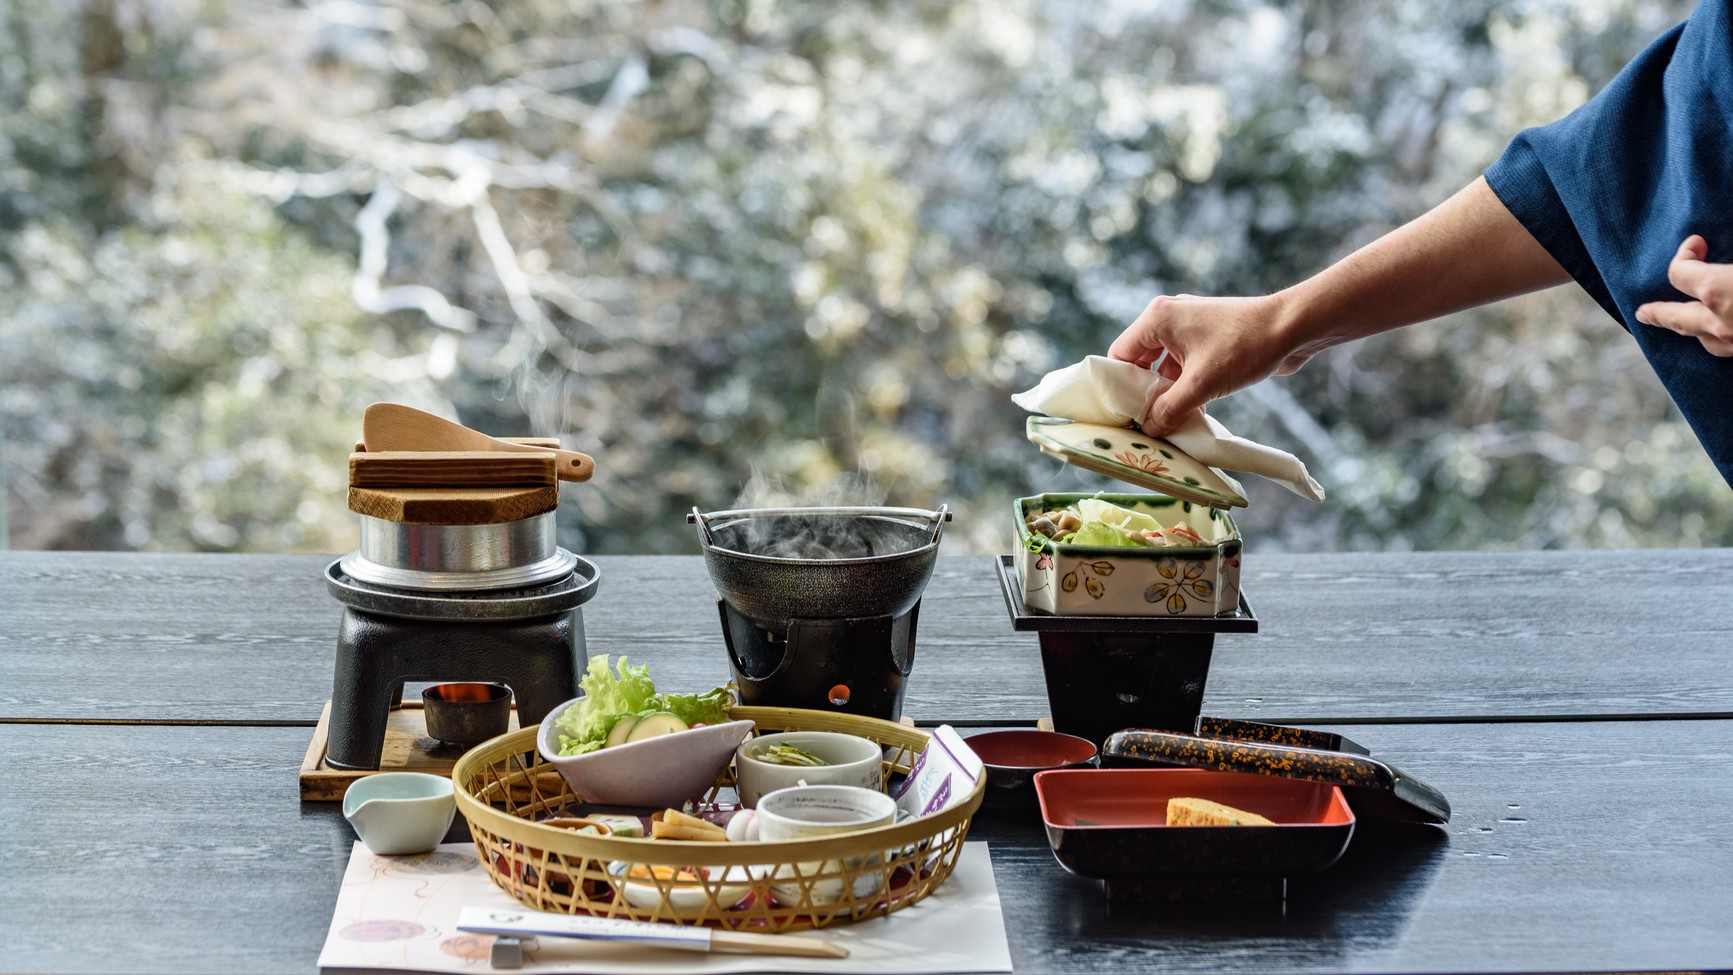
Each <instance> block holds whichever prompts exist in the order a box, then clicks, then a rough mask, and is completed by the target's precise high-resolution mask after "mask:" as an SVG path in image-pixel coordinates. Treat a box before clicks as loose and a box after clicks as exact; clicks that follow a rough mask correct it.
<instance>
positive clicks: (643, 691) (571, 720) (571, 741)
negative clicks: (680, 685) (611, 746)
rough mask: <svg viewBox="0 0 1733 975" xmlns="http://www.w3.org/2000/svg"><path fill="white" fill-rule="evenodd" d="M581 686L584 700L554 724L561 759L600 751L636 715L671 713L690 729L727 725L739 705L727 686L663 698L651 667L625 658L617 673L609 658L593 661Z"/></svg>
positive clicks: (668, 695)
mask: <svg viewBox="0 0 1733 975" xmlns="http://www.w3.org/2000/svg"><path fill="white" fill-rule="evenodd" d="M616 670H617V672H618V676H615V672H616ZM578 687H579V688H581V689H582V690H583V692H584V696H583V697H582V698H580V699H579V700H578V703H576V704H574V705H572V706H571V707H569V708H567V709H566V710H565V712H564V713H563V714H561V715H560V716H559V717H557V718H555V719H554V728H555V730H557V731H558V732H559V747H560V754H561V755H582V754H585V753H586V752H593V751H595V750H596V749H598V748H601V747H602V746H603V745H604V744H606V743H607V740H608V732H609V731H610V730H612V729H613V727H614V724H615V723H616V722H618V721H619V720H620V719H622V718H625V717H628V716H631V715H637V716H639V717H647V716H649V715H652V714H655V713H657V712H658V711H667V712H669V713H670V714H674V715H676V716H678V717H679V718H680V720H682V721H684V722H686V723H687V724H689V725H696V724H720V723H722V722H724V721H727V720H728V709H729V708H730V707H731V706H733V704H734V696H733V695H732V694H730V693H728V689H727V688H725V687H716V688H712V689H710V690H708V691H705V692H704V693H703V694H659V693H657V692H656V684H655V682H654V681H652V680H651V679H650V665H649V664H641V665H639V666H636V667H634V666H632V665H631V664H630V663H629V662H628V660H627V658H626V657H625V656H624V655H622V656H621V657H620V663H619V666H618V667H617V668H613V669H610V667H609V664H608V655H607V654H605V653H604V654H598V655H597V656H594V657H591V658H590V665H589V669H588V670H586V671H585V672H584V677H583V679H582V680H580V681H578Z"/></svg>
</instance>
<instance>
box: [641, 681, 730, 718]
mask: <svg viewBox="0 0 1733 975" xmlns="http://www.w3.org/2000/svg"><path fill="white" fill-rule="evenodd" d="M733 705H734V695H732V694H730V693H728V689H727V688H725V687H715V688H711V689H710V690H708V691H706V692H704V693H703V694H658V695H656V697H655V698H654V699H653V702H652V705H651V706H652V707H655V708H656V710H658V711H667V712H669V713H670V714H673V715H676V716H677V717H679V719H680V720H681V721H684V722H686V723H687V724H689V725H700V724H722V723H723V722H725V721H727V720H729V718H728V709H729V708H730V707H732V706H733Z"/></svg>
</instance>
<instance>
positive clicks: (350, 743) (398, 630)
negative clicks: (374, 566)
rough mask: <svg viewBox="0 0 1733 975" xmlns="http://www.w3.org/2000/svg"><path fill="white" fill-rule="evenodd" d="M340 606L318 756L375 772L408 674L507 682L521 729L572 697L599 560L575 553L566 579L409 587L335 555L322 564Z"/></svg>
mask: <svg viewBox="0 0 1733 975" xmlns="http://www.w3.org/2000/svg"><path fill="white" fill-rule="evenodd" d="M325 581H326V584H327V586H328V587H329V588H330V591H331V594H332V595H333V596H335V597H336V598H337V600H338V601H339V602H341V603H343V605H344V609H343V622H342V627H341V629H340V630H339V633H338V637H337V666H336V672H335V674H334V675H333V677H332V681H331V721H330V733H329V735H328V737H327V739H326V746H325V763H326V764H327V765H329V766H331V767H332V768H339V769H356V770H373V769H377V768H378V767H379V760H380V757H381V754H382V753H383V751H384V749H385V726H386V723H387V721H388V719H389V717H390V712H391V710H392V708H394V707H396V706H397V705H398V704H399V702H400V701H401V700H402V697H403V685H404V684H405V683H406V682H408V681H429V682H432V681H483V682H493V683H499V684H504V685H505V686H507V687H509V688H511V691H512V694H513V695H514V696H515V697H516V698H517V717H518V726H519V727H520V728H530V727H534V726H535V725H537V724H540V723H541V720H542V719H543V718H545V717H547V715H548V712H550V711H552V710H553V709H554V708H555V707H557V706H559V705H560V704H563V703H564V702H566V701H569V700H571V699H572V698H574V697H577V696H578V680H579V678H581V677H582V676H583V673H584V668H585V666H586V665H587V664H588V663H589V654H588V652H587V651H586V650H585V647H584V617H583V610H582V609H580V608H579V607H580V606H581V604H583V603H584V602H587V601H588V600H589V598H590V597H591V596H592V595H594V594H595V590H596V583H597V581H598V578H597V573H596V568H595V566H593V565H591V564H590V563H589V562H587V561H585V560H584V559H577V569H576V570H575V571H574V572H573V574H572V575H570V576H567V577H566V578H564V579H562V580H560V581H558V582H555V583H552V584H549V585H546V586H542V587H539V588H535V589H527V590H517V591H512V592H452V591H446V592H438V593H426V592H406V591H403V590H395V589H388V588H385V587H381V586H372V585H368V584H366V583H360V582H357V581H355V580H354V579H351V578H349V577H348V576H346V575H344V574H343V572H342V570H341V568H340V567H339V565H338V563H336V562H333V563H331V564H330V565H328V566H326V568H325Z"/></svg>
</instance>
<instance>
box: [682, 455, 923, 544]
mask: <svg viewBox="0 0 1733 975" xmlns="http://www.w3.org/2000/svg"><path fill="white" fill-rule="evenodd" d="M883 501H884V491H883V490H882V489H881V488H879V486H878V485H877V484H875V483H873V481H872V479H871V478H870V477H868V476H866V475H838V476H837V477H834V478H831V479H830V480H829V481H827V482H825V483H824V484H820V485H796V484H794V483H793V482H791V481H790V480H789V479H787V478H781V477H776V476H774V475H767V474H765V473H764V472H763V471H760V470H756V469H755V470H754V471H753V474H752V478H751V480H749V481H748V482H747V484H746V488H745V489H744V490H743V491H742V492H741V494H740V497H739V499H738V500H737V501H736V502H735V504H734V507H736V508H741V509H761V508H835V507H847V508H874V507H878V506H880V505H882V504H883ZM711 530H712V533H713V535H714V538H715V545H716V547H718V548H725V549H729V550H731V551H735V552H744V553H746V554H749V555H759V556H764V557H766V558H774V559H795V560H808V561H816V560H834V559H869V558H881V557H886V556H892V555H901V554H903V553H905V552H910V551H913V550H915V549H918V548H920V547H921V546H923V545H925V544H927V543H928V542H929V541H931V539H932V532H933V530H932V527H931V525H923V524H918V523H915V522H914V521H911V520H906V519H903V520H899V519H896V518H892V517H888V516H885V515H875V514H871V513H870V512H866V513H854V514H835V513H823V512H813V513H811V514H803V515H774V516H772V515H764V516H752V517H746V518H743V519H740V520H738V521H735V520H730V521H728V522H724V523H717V522H712V523H711Z"/></svg>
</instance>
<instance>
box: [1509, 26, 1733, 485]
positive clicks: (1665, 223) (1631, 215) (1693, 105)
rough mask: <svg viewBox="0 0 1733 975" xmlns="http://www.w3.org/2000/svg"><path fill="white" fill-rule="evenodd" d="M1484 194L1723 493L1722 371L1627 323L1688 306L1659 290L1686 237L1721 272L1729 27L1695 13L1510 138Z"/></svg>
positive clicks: (1728, 227)
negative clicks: (1598, 327)
mask: <svg viewBox="0 0 1733 975" xmlns="http://www.w3.org/2000/svg"><path fill="white" fill-rule="evenodd" d="M1486 181H1487V183H1488V184H1490V185H1491V187H1492V191H1493V192H1494V193H1496V194H1498V198H1499V199H1500V200H1503V201H1504V205H1505V206H1507V207H1509V208H1510V212H1511V213H1512V214H1514V215H1515V216H1516V218H1517V220H1519V221H1521V223H1522V225H1523V226H1524V227H1527V228H1528V231H1529V233H1531V234H1533V235H1534V238H1535V239H1536V240H1538V241H1540V243H1541V245H1542V246H1544V247H1545V248H1546V249H1547V250H1548V251H1549V252H1550V253H1551V254H1552V256H1553V257H1554V259H1556V260H1557V261H1558V262H1559V264H1561V265H1563V266H1564V269H1565V270H1566V271H1568V272H1570V275H1571V277H1573V278H1575V279H1576V281H1577V283H1578V284H1580V285H1582V287H1583V289H1584V290H1586V291H1587V292H1588V293H1589V294H1590V295H1591V296H1592V297H1593V298H1594V299H1595V300H1596V301H1597V302H1599V303H1600V305H1601V307H1602V308H1605V309H1606V310H1607V314H1609V315H1612V316H1613V318H1615V319H1616V320H1618V322H1619V323H1620V324H1621V325H1623V326H1624V327H1625V329H1626V330H1627V331H1629V332H1630V333H1631V335H1632V336H1633V337H1634V338H1635V339H1636V340H1637V345H1638V346H1640V347H1641V348H1642V350H1643V354H1644V355H1646V356H1647V357H1648V359H1649V363H1650V365H1652V366H1653V367H1654V369H1655V372H1656V374H1657V375H1659V376H1660V377H1661V382H1662V383H1663V384H1664V385H1665V386H1666V388H1667V392H1668V393H1669V394H1671V395H1672V397H1673V401H1674V402H1675V403H1677V404H1678V405H1679V410H1680V412H1682V413H1683V414H1684V415H1685V419H1686V421H1687V422H1689V423H1690V424H1691V429H1692V430H1693V431H1695V432H1696V434H1697V439H1698V440H1699V441H1701V442H1702V444H1703V448H1704V450H1706V451H1708V454H1709V457H1710V458H1711V459H1712V460H1713V461H1714V462H1715V466H1716V467H1717V468H1719V469H1720V471H1721V476H1722V477H1724V478H1726V479H1727V481H1728V483H1729V484H1733V359H1723V358H1718V357H1716V356H1712V355H1710V354H1709V353H1708V352H1706V351H1705V350H1704V349H1703V346H1702V345H1701V344H1700V343H1699V342H1698V341H1697V340H1696V339H1694V338H1690V337H1688V336H1684V335H1680V334H1678V333H1676V332H1671V331H1668V330H1666V329H1663V328H1656V327H1654V326H1652V325H1644V324H1642V323H1641V322H1638V321H1637V317H1636V310H1637V306H1638V305H1641V304H1643V303H1645V302H1649V301H1692V300H1694V299H1693V298H1691V297H1690V296H1689V295H1685V294H1682V293H1680V292H1679V291H1678V289H1676V288H1674V287H1673V286H1672V285H1671V284H1669V283H1668V281H1667V264H1668V263H1669V262H1670V261H1671V260H1672V259H1673V254H1674V252H1676V251H1677V250H1678V249H1679V244H1680V243H1681V242H1683V241H1684V239H1685V238H1686V237H1688V236H1690V235H1691V234H1701V235H1703V238H1704V239H1705V240H1707V241H1708V242H1709V258H1708V259H1709V260H1710V261H1711V262H1713V263H1719V264H1725V263H1733V17H1730V16H1729V0H1703V2H1702V3H1701V5H1699V6H1698V7H1697V9H1696V10H1695V11H1694V12H1692V14H1691V17H1690V19H1689V20H1687V21H1686V22H1685V23H1683V24H1680V25H1679V26H1677V27H1674V28H1673V29H1672V30H1669V31H1668V32H1667V33H1665V34H1663V35H1661V37H1660V38H1659V39H1658V40H1656V41H1655V42H1654V43H1653V44H1650V45H1649V46H1648V48H1647V49H1645V50H1644V51H1643V53H1642V54H1639V55H1638V56H1637V57H1636V59H1635V60H1633V61H1632V62H1631V63H1630V64H1628V65H1626V66H1625V69H1624V70H1623V71H1621V72H1619V75H1618V77H1616V78H1614V79H1613V80H1612V82H1611V83H1610V84H1608V85H1607V87H1606V88H1605V89H1604V90H1602V91H1601V93H1600V94H1598V95H1596V96H1595V97H1594V98H1593V99H1592V100H1590V101H1589V103H1588V104H1586V105H1584V106H1583V107H1582V108H1579V109H1577V110H1576V111H1575V112H1572V113H1571V114H1570V115H1567V116H1565V117H1564V118H1562V119H1560V120H1559V121H1557V122H1554V123H1552V124H1551V125H1545V126H1541V127H1539V128H1533V129H1526V130H1524V131H1522V132H1521V133H1518V135H1517V137H1516V138H1515V139H1514V140H1512V141H1511V143H1510V146H1509V147H1508V148H1507V149H1505V151H1504V155H1503V156H1501V157H1500V158H1499V160H1498V161H1497V162H1495V163H1494V164H1493V165H1492V167H1491V168H1489V169H1488V170H1487V171H1486Z"/></svg>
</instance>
